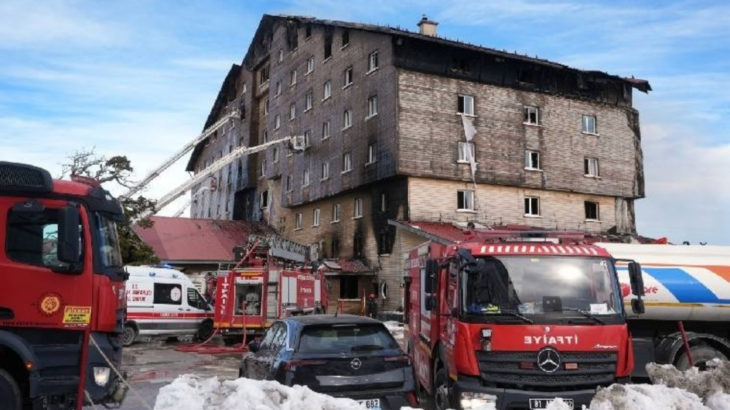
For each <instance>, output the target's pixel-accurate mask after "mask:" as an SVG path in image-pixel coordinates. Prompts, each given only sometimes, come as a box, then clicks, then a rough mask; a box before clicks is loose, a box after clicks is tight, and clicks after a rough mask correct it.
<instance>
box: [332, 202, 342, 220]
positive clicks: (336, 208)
mask: <svg viewBox="0 0 730 410" xmlns="http://www.w3.org/2000/svg"><path fill="white" fill-rule="evenodd" d="M341 213H342V209H341V208H340V204H334V205H332V222H339V221H340V215H341Z"/></svg>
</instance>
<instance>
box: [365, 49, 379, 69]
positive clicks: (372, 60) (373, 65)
mask: <svg viewBox="0 0 730 410" xmlns="http://www.w3.org/2000/svg"><path fill="white" fill-rule="evenodd" d="M378 67H379V64H378V51H377V50H376V51H373V52H372V53H370V55H369V56H368V72H371V71H375V70H377V69H378Z"/></svg>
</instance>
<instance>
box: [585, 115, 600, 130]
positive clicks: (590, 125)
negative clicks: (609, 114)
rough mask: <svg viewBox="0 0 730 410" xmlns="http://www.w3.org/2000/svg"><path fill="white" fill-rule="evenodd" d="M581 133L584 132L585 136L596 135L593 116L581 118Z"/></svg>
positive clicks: (594, 117)
mask: <svg viewBox="0 0 730 410" xmlns="http://www.w3.org/2000/svg"><path fill="white" fill-rule="evenodd" d="M583 132H585V133H586V134H597V132H596V116H595V115H584V116H583Z"/></svg>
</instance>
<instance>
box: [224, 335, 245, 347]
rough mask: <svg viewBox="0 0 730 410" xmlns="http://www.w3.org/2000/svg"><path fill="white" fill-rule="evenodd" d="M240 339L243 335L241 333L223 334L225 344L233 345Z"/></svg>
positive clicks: (239, 341) (240, 340)
mask: <svg viewBox="0 0 730 410" xmlns="http://www.w3.org/2000/svg"><path fill="white" fill-rule="evenodd" d="M242 341H243V336H241V335H232V336H223V344H224V345H226V346H233V345H235V344H238V343H241V342H242Z"/></svg>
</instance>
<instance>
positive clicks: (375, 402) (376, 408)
mask: <svg viewBox="0 0 730 410" xmlns="http://www.w3.org/2000/svg"><path fill="white" fill-rule="evenodd" d="M357 402H358V403H360V404H362V405H363V406H365V408H366V409H372V410H380V399H368V400H358V401H357Z"/></svg>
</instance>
